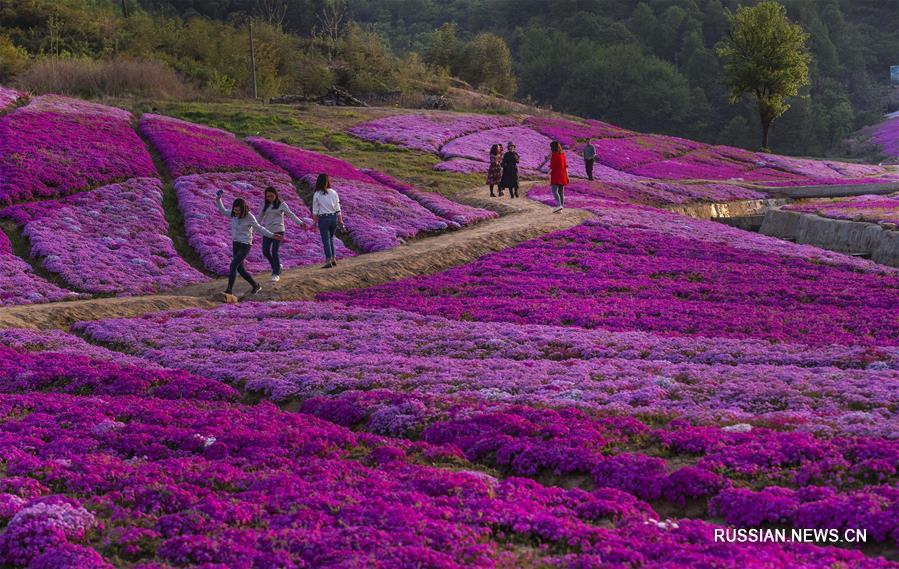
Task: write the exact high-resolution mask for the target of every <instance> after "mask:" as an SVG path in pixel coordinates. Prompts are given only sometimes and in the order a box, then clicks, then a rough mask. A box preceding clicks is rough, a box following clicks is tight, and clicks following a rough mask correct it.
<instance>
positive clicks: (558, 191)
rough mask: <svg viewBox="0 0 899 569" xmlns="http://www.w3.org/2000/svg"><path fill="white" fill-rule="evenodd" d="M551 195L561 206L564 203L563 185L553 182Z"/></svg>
mask: <svg viewBox="0 0 899 569" xmlns="http://www.w3.org/2000/svg"><path fill="white" fill-rule="evenodd" d="M552 188H553V197H554V198H556V205H557V206H559V207H562V206H563V205H565V186H562V185H559V184H553V185H552Z"/></svg>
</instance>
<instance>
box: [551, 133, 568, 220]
mask: <svg viewBox="0 0 899 569" xmlns="http://www.w3.org/2000/svg"><path fill="white" fill-rule="evenodd" d="M549 150H550V152H551V154H550V155H549V183H550V184H551V185H552V190H553V197H554V198H556V209H554V210H553V213H559V212H560V211H562V207H563V206H564V205H565V186H567V185H568V160H566V158H565V153H564V152H562V145H561V144H559V143H558V142H557V141H555V140H554V141H552V143H550V145H549Z"/></svg>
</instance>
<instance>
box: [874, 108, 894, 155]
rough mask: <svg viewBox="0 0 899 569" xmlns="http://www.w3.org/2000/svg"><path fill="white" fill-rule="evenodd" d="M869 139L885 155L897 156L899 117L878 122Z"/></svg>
mask: <svg viewBox="0 0 899 569" xmlns="http://www.w3.org/2000/svg"><path fill="white" fill-rule="evenodd" d="M871 140H872V141H873V142H874V143H875V144H877V145H879V146H880V147H881V152H882V153H883V154H884V155H885V156H892V157H899V117H897V118H893V119H890V120H888V121H885V122H883V123H881V124H879V125H878V126H877V128H876V129H875V130H874V134H873V136H872V137H871Z"/></svg>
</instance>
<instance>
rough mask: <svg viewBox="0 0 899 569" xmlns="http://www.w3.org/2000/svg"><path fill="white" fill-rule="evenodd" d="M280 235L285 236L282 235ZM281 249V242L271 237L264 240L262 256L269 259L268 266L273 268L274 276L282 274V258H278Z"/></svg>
mask: <svg viewBox="0 0 899 569" xmlns="http://www.w3.org/2000/svg"><path fill="white" fill-rule="evenodd" d="M280 235H284V234H283V233H281V234H280ZM280 248H281V242H280V241H278V240H277V239H272V238H271V237H263V238H262V256H263V257H265V258H266V259H268V264H269V265H271V266H272V274H273V275H280V274H281V258H280V257H279V256H278V250H279V249H280Z"/></svg>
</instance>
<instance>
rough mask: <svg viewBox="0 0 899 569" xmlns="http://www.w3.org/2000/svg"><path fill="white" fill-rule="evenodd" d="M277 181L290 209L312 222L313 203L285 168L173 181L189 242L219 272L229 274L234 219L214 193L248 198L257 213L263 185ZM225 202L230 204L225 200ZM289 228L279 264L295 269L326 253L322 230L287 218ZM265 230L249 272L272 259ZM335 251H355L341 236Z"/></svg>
mask: <svg viewBox="0 0 899 569" xmlns="http://www.w3.org/2000/svg"><path fill="white" fill-rule="evenodd" d="M269 186H271V187H273V188H275V189H276V190H278V194H279V196H280V197H281V199H282V200H284V201H285V202H286V203H287V205H288V206H290V209H291V211H293V212H294V213H295V214H296V215H297V216H298V217H300V219H305V220H307V221H308V222H309V223H312V219H311V214H310V212H309V209H308V208H306V206H305V204H303V202H302V200H300V198H299V197H298V196H297V195H296V190H295V189H294V187H293V184H292V183H291V181H290V177H289V176H287V175H286V174H279V173H275V172H230V173H218V174H196V175H193V176H182V177H180V178H178V179H177V180H176V181H175V193H176V195H177V196H178V206H179V207H180V208H181V211H182V213H183V214H184V228H185V230H186V231H187V239H188V242H189V243H190V246H191V247H193V249H194V250H195V251H196V252H197V253H198V254H199V255H200V258H201V259H202V260H203V265H204V266H205V267H206V268H207V269H208V270H209V271H211V272H213V273H215V274H217V275H227V274H228V268H229V265H230V264H231V233H230V221H229V220H228V218H226V217H225V216H223V215H222V214H221V213H219V211H218V210H217V209H216V206H215V193H216V191H218V190H223V191H224V192H225V195H224V196H222V200H223V201H224V202H225V203H226V204H228V203H230V201H231V200H234V199H235V198H243V199H245V200H247V203H249V204H250V211H251V213H253V215H255V216H257V219H258V217H259V212H260V210H261V209H262V204H263V200H264V193H265V188H267V187H269ZM226 207H227V205H226ZM285 223H286V224H287V228H286V229H287V231H286V234H285V238H284V242H283V243H282V245H281V249H280V252H279V253H280V254H279V256H280V258H281V264H282V265H284V268H285V269H294V268H296V267H302V266H306V265H310V264H313V263H318V262H320V261H321V260H322V259H323V258H324V253H322V246H321V238H320V237H319V234H318V230H316V231H307V230H306V229H305V228H304V227H297V226H296V224H294V223H293V222H292V221H291V220H290V219H289V218H288V219H285ZM261 241H262V238H261V236H257V237H256V243H254V246H253V249H252V251H251V252H250V256H249V257H247V260H246V266H247V269H248V270H249V271H251V272H257V273H258V272H264V271H270V270H271V266H270V265H269V262H268V261H267V260H266V259H265V257H263V256H262V246H261V245H260V243H261ZM334 249H335V251H336V253H337V256H338V257H340V258H345V257H349V256H352V255H353V252H352V251H350V250H349V249H347V248H346V247H345V246H344V244H343V242H342V241H340V239H335V240H334Z"/></svg>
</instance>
